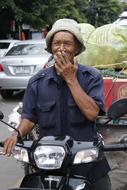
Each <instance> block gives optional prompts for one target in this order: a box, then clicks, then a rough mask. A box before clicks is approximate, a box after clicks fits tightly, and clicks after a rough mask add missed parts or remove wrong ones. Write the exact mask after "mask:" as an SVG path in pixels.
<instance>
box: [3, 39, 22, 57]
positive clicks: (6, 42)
mask: <svg viewBox="0 0 127 190" xmlns="http://www.w3.org/2000/svg"><path fill="white" fill-rule="evenodd" d="M17 42H19V40H0V57H2V56H4V54H5V53H6V52H7V51H8V50H9V49H11V47H12V46H13V45H14V44H15V43H17Z"/></svg>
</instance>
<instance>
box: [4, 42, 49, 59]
mask: <svg viewBox="0 0 127 190" xmlns="http://www.w3.org/2000/svg"><path fill="white" fill-rule="evenodd" d="M44 52H46V50H45V44H42V43H41V44H20V45H17V46H14V47H12V48H11V49H10V51H9V52H8V53H7V54H6V56H14V55H41V54H42V53H44Z"/></svg>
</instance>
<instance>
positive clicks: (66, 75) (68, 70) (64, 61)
mask: <svg viewBox="0 0 127 190" xmlns="http://www.w3.org/2000/svg"><path fill="white" fill-rule="evenodd" d="M54 58H55V68H56V71H57V73H58V74H59V75H60V76H62V77H63V79H64V80H65V81H66V82H67V83H68V82H69V81H70V80H74V79H75V78H76V73H77V69H78V66H77V64H76V63H74V61H70V60H69V58H68V56H67V54H66V53H65V52H57V54H55V55H54Z"/></svg>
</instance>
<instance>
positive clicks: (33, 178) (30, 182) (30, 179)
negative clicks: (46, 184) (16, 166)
mask: <svg viewBox="0 0 127 190" xmlns="http://www.w3.org/2000/svg"><path fill="white" fill-rule="evenodd" d="M20 188H42V181H41V176H40V175H38V174H37V173H34V174H29V175H26V176H25V177H24V178H23V180H22V182H21V184H20Z"/></svg>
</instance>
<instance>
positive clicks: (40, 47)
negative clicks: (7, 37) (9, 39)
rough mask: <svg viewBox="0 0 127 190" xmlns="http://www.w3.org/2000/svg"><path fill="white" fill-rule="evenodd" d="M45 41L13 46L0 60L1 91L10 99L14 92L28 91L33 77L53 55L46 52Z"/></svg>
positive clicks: (2, 94)
mask: <svg viewBox="0 0 127 190" xmlns="http://www.w3.org/2000/svg"><path fill="white" fill-rule="evenodd" d="M45 47H46V43H45V40H44V39H43V40H36V41H35V40H25V41H22V42H19V43H17V44H16V45H15V46H13V47H12V48H11V49H10V50H9V51H8V52H7V54H5V56H4V57H3V58H1V59H0V91H1V96H2V97H3V98H5V99H6V98H9V97H11V96H12V95H13V92H14V91H17V90H21V89H26V87H27V83H28V80H29V79H30V77H31V76H32V75H34V74H35V73H36V72H38V71H39V70H40V69H42V68H43V67H44V66H45V64H46V62H47V61H48V59H49V58H50V56H51V54H50V53H48V52H47V51H46V50H45Z"/></svg>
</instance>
